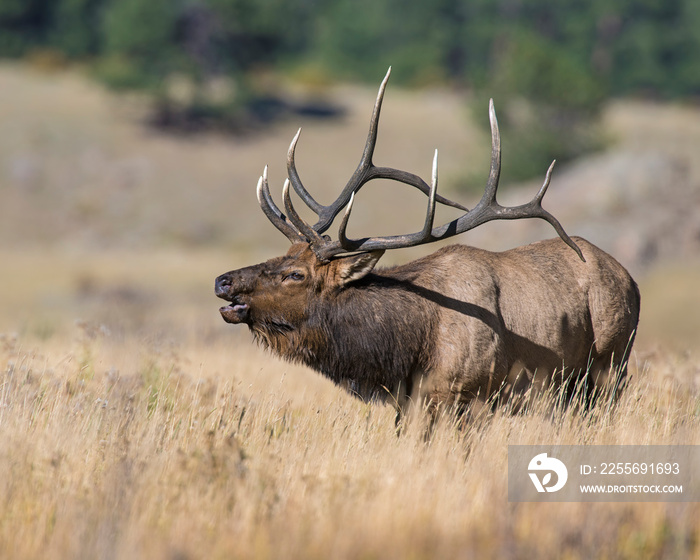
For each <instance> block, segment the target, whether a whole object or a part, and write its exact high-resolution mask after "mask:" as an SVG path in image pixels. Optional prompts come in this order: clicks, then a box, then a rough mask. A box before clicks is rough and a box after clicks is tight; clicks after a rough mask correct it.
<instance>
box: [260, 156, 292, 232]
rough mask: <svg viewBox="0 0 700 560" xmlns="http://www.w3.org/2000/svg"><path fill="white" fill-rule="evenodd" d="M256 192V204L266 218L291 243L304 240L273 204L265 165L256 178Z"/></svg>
mask: <svg viewBox="0 0 700 560" xmlns="http://www.w3.org/2000/svg"><path fill="white" fill-rule="evenodd" d="M256 194H257V197H258V204H260V208H262V211H263V212H264V214H265V216H267V219H268V220H270V222H272V225H274V226H275V227H276V228H277V229H278V230H280V231H281V232H282V233H283V234H284V235H285V236H286V237H287V239H289V240H290V241H291V242H292V243H298V242H299V241H304V237H303V235H302V234H301V232H300V231H299V230H297V229H296V228H295V227H294V226H293V225H292V224H291V223H290V222H289V220H287V217H286V216H285V215H284V214H282V212H280V210H279V208H277V206H276V205H275V203H274V201H273V200H272V196H271V195H270V187H269V185H268V182H267V165H266V166H265V169H264V170H263V174H262V175H261V177H260V179H258V186H257V188H256Z"/></svg>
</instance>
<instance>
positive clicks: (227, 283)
mask: <svg viewBox="0 0 700 560" xmlns="http://www.w3.org/2000/svg"><path fill="white" fill-rule="evenodd" d="M230 287H231V278H230V277H228V276H225V275H224V276H219V277H218V278H217V279H216V280H215V281H214V292H215V293H216V295H217V296H218V295H221V294H225V293H226V291H227V290H228V288H230Z"/></svg>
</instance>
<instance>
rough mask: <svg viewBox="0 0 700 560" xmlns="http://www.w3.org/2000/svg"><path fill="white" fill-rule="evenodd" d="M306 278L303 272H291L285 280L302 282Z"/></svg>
mask: <svg viewBox="0 0 700 560" xmlns="http://www.w3.org/2000/svg"><path fill="white" fill-rule="evenodd" d="M303 279H304V274H303V273H301V272H296V271H295V272H290V273H289V274H287V275H286V276H285V277H284V278H283V280H294V281H295V282H301V281H302V280H303Z"/></svg>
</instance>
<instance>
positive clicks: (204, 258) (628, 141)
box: [0, 0, 700, 351]
mask: <svg viewBox="0 0 700 560" xmlns="http://www.w3.org/2000/svg"><path fill="white" fill-rule="evenodd" d="M0 57H1V59H0V130H1V131H2V134H0V278H1V279H2V290H1V292H2V294H0V329H2V330H4V331H16V332H20V333H23V334H25V333H26V334H30V335H35V336H39V337H43V338H50V337H51V336H52V335H53V334H55V333H56V332H59V331H60V330H61V329H63V328H64V327H65V325H66V324H70V323H71V322H72V321H74V320H75V319H80V320H81V321H83V320H85V319H86V318H87V319H88V320H90V321H94V322H95V324H99V325H104V326H106V329H107V330H109V331H110V332H112V333H119V332H122V331H123V332H139V331H140V330H141V331H144V332H153V331H156V330H157V331H158V332H161V333H169V335H172V336H175V335H174V334H173V333H174V332H176V331H177V329H185V330H187V329H190V330H196V331H197V332H198V333H200V334H201V336H218V334H213V333H223V334H224V335H226V334H228V333H230V330H227V329H229V327H227V326H225V325H223V324H222V323H221V320H220V318H219V316H218V312H217V308H218V303H217V300H216V299H215V298H214V297H213V294H212V283H213V278H214V277H215V276H216V275H218V274H220V273H222V272H225V271H226V270H229V269H232V268H236V267H238V266H244V265H247V264H252V263H253V262H256V261H258V260H262V259H265V258H269V257H271V256H274V255H276V254H280V253H282V252H284V251H286V249H287V245H288V244H287V241H286V239H285V238H284V237H283V236H282V235H280V234H279V232H277V231H276V230H275V229H274V228H273V227H272V226H271V225H270V224H269V223H268V222H267V220H266V219H265V218H264V216H263V214H262V213H261V212H260V210H259V208H258V206H257V201H256V198H255V192H254V191H255V184H256V182H257V178H258V176H259V175H260V173H261V172H262V169H263V166H264V165H266V164H269V166H270V181H271V186H272V189H273V193H280V192H281V185H282V182H283V179H284V177H285V174H286V171H285V158H286V151H287V147H288V145H289V142H290V141H291V139H292V137H293V135H294V134H295V133H296V130H297V129H298V127H300V126H301V127H303V133H302V136H301V139H300V142H299V145H298V148H297V164H298V169H299V172H300V174H301V177H302V180H303V181H304V182H305V185H306V187H307V188H308V189H309V190H310V191H311V192H312V193H313V194H314V195H315V196H316V198H317V199H319V200H320V201H321V202H324V203H327V202H328V201H330V200H332V199H333V198H334V197H335V195H336V193H337V192H338V191H339V190H340V189H341V188H342V186H343V185H344V184H345V182H346V180H347V179H348V178H349V177H350V175H351V174H352V172H353V170H354V168H355V166H356V165H357V162H358V161H359V157H360V155H361V152H362V148H363V145H364V141H365V138H366V134H367V125H368V122H369V116H370V114H371V110H372V105H373V102H374V98H375V96H376V88H377V87H378V85H379V83H380V81H381V79H382V77H383V76H384V74H385V72H386V70H387V68H388V67H389V66H391V67H392V77H391V81H390V84H389V88H388V90H387V94H386V97H385V103H384V109H383V112H382V120H381V123H380V133H379V143H378V147H377V151H376V157H375V163H377V164H380V165H387V166H392V167H397V168H401V169H405V170H408V171H411V172H414V173H417V174H419V175H421V176H423V177H429V174H430V165H431V159H432V154H433V150H434V149H435V148H438V149H439V151H440V190H441V191H442V192H443V194H445V195H446V196H448V197H451V198H454V199H457V200H460V201H461V202H463V203H464V204H467V205H470V204H473V203H474V201H476V200H477V199H478V198H479V196H480V193H481V190H482V189H483V184H484V181H485V178H486V176H487V174H488V166H489V151H490V140H489V132H488V118H487V108H488V99H489V98H490V97H492V98H494V101H495V105H496V110H497V112H498V115H499V122H500V124H501V134H502V137H503V175H502V185H501V191H500V192H499V195H500V198H499V200H500V201H501V202H502V203H508V204H519V203H522V202H525V201H527V200H529V199H530V198H531V197H532V196H533V195H534V193H535V192H536V191H537V189H538V188H539V185H540V183H541V181H542V179H543V176H544V172H545V171H546V169H547V167H548V165H549V163H550V162H551V161H552V160H553V159H557V161H558V164H557V167H556V170H555V173H554V176H553V180H552V186H551V188H550V191H549V193H548V195H547V197H546V198H545V207H547V208H548V209H550V210H551V211H552V212H553V213H554V214H555V215H557V216H558V217H559V218H560V220H561V222H562V224H563V225H564V227H565V228H566V229H567V231H568V232H569V233H570V234H572V235H574V234H576V235H583V236H585V237H587V238H588V239H589V240H590V241H592V242H594V243H596V244H598V245H600V246H601V247H602V248H604V249H605V250H607V251H609V252H611V253H612V254H613V255H614V256H615V257H616V258H618V259H619V260H620V261H621V262H622V263H623V264H624V265H625V266H627V267H628V268H629V269H630V270H631V272H632V273H633V275H634V276H635V277H636V278H637V279H638V281H639V282H640V284H641V285H642V296H643V315H642V319H643V321H642V329H641V332H640V344H641V346H640V348H648V349H652V348H654V347H656V345H668V346H672V347H674V348H677V349H680V350H683V351H687V350H692V349H694V348H696V346H697V343H698V341H699V340H700V336H699V335H700V295H698V282H700V258H699V256H700V158H698V157H697V153H698V147H699V146H700V107H699V106H698V101H699V100H700V97H699V95H700V3H698V2H697V1H695V0H626V1H624V2H615V3H612V2H609V1H607V0H605V1H603V0H593V1H590V2H579V1H574V0H562V1H560V2H556V3H555V2H545V1H543V0H470V1H466V0H435V1H432V2H419V1H412V2H406V1H403V2H399V1H397V0H300V1H297V2H288V1H284V0H255V1H253V0H150V1H148V2H144V1H142V0H50V1H49V0H0ZM278 196H279V195H278ZM299 204H301V203H299ZM357 204H358V205H357V207H356V209H355V211H354V213H353V220H352V224H351V226H350V233H351V234H354V235H356V236H360V235H361V236H364V235H376V234H396V233H407V232H412V231H415V230H417V229H419V228H420V227H421V225H422V221H423V213H424V207H425V198H424V197H423V196H422V195H420V194H419V193H413V192H407V188H406V187H405V186H400V185H390V184H384V183H382V182H377V183H376V184H374V183H373V184H371V185H368V186H367V187H366V188H365V189H363V191H362V193H361V196H359V197H358V203H357ZM453 216H454V213H450V212H449V211H447V210H444V211H443V213H442V214H441V215H440V217H439V218H438V219H442V220H447V219H450V218H452V217H453ZM331 231H333V230H331ZM553 235H554V232H553V231H552V230H551V229H550V228H549V226H547V225H546V224H540V223H532V222H530V221H528V222H522V223H521V222H513V223H503V222H502V223H499V224H489V225H487V226H484V227H482V228H480V229H479V230H476V231H474V232H470V233H468V234H465V235H463V236H461V237H460V238H459V240H458V241H459V242H462V243H470V244H474V245H477V246H481V247H485V248H491V249H505V248H508V247H512V246H515V245H520V244H523V243H526V242H530V241H533V240H535V239H540V238H543V237H551V236H553ZM453 241H454V240H453ZM434 249H435V246H429V247H424V248H419V249H415V250H412V251H411V250H407V251H398V252H396V254H392V255H387V257H385V259H384V260H386V262H387V263H389V262H405V261H406V260H407V259H409V258H411V257H413V256H416V255H419V254H425V253H427V252H431V251H432V250H434ZM202 333H204V334H202Z"/></svg>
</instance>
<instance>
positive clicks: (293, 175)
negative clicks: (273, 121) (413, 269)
mask: <svg viewBox="0 0 700 560" xmlns="http://www.w3.org/2000/svg"><path fill="white" fill-rule="evenodd" d="M390 74H391V68H389V71H388V72H387V74H386V76H385V77H384V80H383V81H382V84H381V86H380V87H379V93H378V95H377V100H376V102H375V105H374V110H373V112H372V119H371V121H370V128H369V134H368V136H367V142H366V144H365V148H364V151H363V153H362V159H361V160H360V164H359V165H358V166H357V169H356V170H355V172H354V173H353V175H352V177H351V178H350V180H349V181H348V183H347V185H345V187H344V188H343V190H342V191H341V193H340V195H339V196H338V198H337V199H336V200H335V201H334V202H333V203H331V204H329V205H328V206H323V205H321V204H319V203H318V202H316V200H314V198H313V197H312V196H311V195H310V194H309V192H308V191H307V190H306V189H305V188H304V186H303V185H302V183H301V180H300V179H299V175H298V173H297V170H296V165H295V162H294V154H295V149H296V144H297V141H298V140H299V135H300V133H301V129H299V132H297V134H296V135H295V136H294V139H293V140H292V143H291V145H290V146H289V151H288V153H287V172H288V174H289V179H288V180H286V181H285V185H284V191H283V196H284V205H285V210H286V211H287V214H288V216H285V215H284V214H282V212H281V211H280V210H279V209H278V208H277V206H275V203H274V202H273V200H272V197H271V196H270V190H269V187H268V184H267V167H266V168H265V171H264V173H263V176H262V177H261V178H260V181H258V201H259V202H260V205H261V207H262V209H263V212H264V213H265V215H266V216H267V217H268V219H269V220H270V221H271V222H272V223H273V224H274V225H275V227H277V229H279V230H280V231H281V232H282V233H284V234H285V235H286V236H287V238H288V239H289V240H290V241H291V242H292V243H296V242H299V241H304V242H307V243H309V244H310V246H311V248H312V249H313V250H314V252H315V253H316V255H317V256H318V257H319V258H320V259H322V260H328V259H330V258H331V257H333V256H335V255H338V254H340V253H346V252H356V251H373V250H377V249H397V248H402V247H413V246H416V245H422V244H424V243H431V242H433V241H439V240H442V239H448V238H450V237H452V236H454V235H458V234H460V233H464V232H465V231H469V230H470V229H474V228H475V227H477V226H479V225H481V224H484V223H486V222H489V221H491V220H515V219H520V218H541V219H543V220H545V221H547V222H549V223H550V224H551V225H552V227H553V228H554V229H555V230H556V232H557V233H558V234H559V237H561V238H562V239H563V240H564V242H565V243H566V244H567V245H569V247H571V248H572V249H573V250H574V251H575V252H576V254H577V255H578V256H579V258H580V259H581V260H582V261H584V262H585V259H584V257H583V253H581V249H579V247H578V245H576V243H574V241H573V240H572V239H571V238H570V237H569V236H568V234H567V233H566V232H565V231H564V228H563V227H562V226H561V224H560V223H559V221H558V220H557V219H556V218H555V217H554V216H553V215H552V214H550V213H549V212H547V211H546V210H545V209H544V208H542V198H543V197H544V195H545V193H546V192H547V188H548V187H549V182H550V178H551V175H552V169H553V167H554V162H552V164H551V165H550V166H549V169H548V170H547V174H546V176H545V181H544V183H543V185H542V187H541V188H540V190H539V192H538V193H537V195H535V197H534V198H533V199H532V200H531V201H530V202H528V203H527V204H522V205H520V206H512V207H508V206H501V205H500V204H498V202H496V191H497V190H498V181H499V178H500V174H501V136H500V132H499V130H498V120H497V119H496V111H495V109H494V106H493V99H492V100H490V102H489V121H490V124H491V169H490V172H489V178H488V181H487V183H486V188H485V190H484V195H483V196H482V198H481V200H480V201H479V203H478V204H477V205H476V206H475V207H474V208H473V209H472V210H469V209H467V208H466V207H464V206H462V205H461V204H459V203H457V202H453V201H451V200H449V199H447V198H445V197H443V196H440V195H438V194H437V150H436V151H435V157H434V158H433V173H432V181H431V186H430V187H428V185H427V184H426V183H425V181H423V179H421V178H420V177H418V176H417V175H414V174H412V173H408V172H406V171H401V170H398V169H393V168H389V167H376V166H375V165H374V164H373V163H372V156H373V154H374V147H375V145H376V141H377V129H378V124H379V114H380V111H381V106H382V100H383V98H384V91H385V89H386V84H387V81H388V79H389V76H390ZM380 178H381V179H392V180H395V181H399V182H401V183H405V184H407V185H410V186H412V187H415V188H417V189H419V190H420V191H422V192H423V193H425V194H426V195H428V208H427V213H426V218H425V224H424V226H423V229H422V230H421V231H419V232H416V233H412V234H404V235H392V236H386V237H366V238H363V239H349V238H348V237H347V236H346V228H347V224H348V220H349V218H350V213H351V211H352V205H353V202H354V198H355V193H357V191H359V190H360V188H361V187H362V186H363V185H364V184H365V183H367V182H368V181H371V180H372V179H380ZM290 183H291V186H292V187H293V188H294V191H295V192H296V193H297V194H298V195H299V196H300V197H301V199H302V200H303V201H304V202H305V203H306V205H307V206H308V207H309V208H311V210H313V211H314V212H315V213H316V215H317V216H318V221H317V223H316V224H315V225H313V226H311V225H310V224H308V223H307V222H306V221H305V220H303V219H302V218H301V217H300V216H299V215H298V213H297V212H296V211H295V210H294V207H293V205H292V202H291V198H290V196H289V185H290ZM437 202H439V203H441V204H444V205H447V206H452V207H454V208H459V209H461V210H464V211H465V212H466V213H465V214H464V215H463V216H461V217H459V218H457V219H455V220H452V221H451V222H449V223H447V224H444V225H442V226H439V227H436V228H433V221H434V218H435V205H436V203H437ZM346 205H347V207H346V210H345V215H344V216H343V219H342V222H341V224H340V229H339V232H338V240H337V241H332V240H330V238H328V236H323V235H322V233H323V232H324V231H326V230H327V229H328V228H329V227H330V225H331V223H332V222H333V220H334V219H335V217H336V216H337V215H338V214H339V213H340V210H342V208H343V207H345V206H346Z"/></svg>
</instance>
